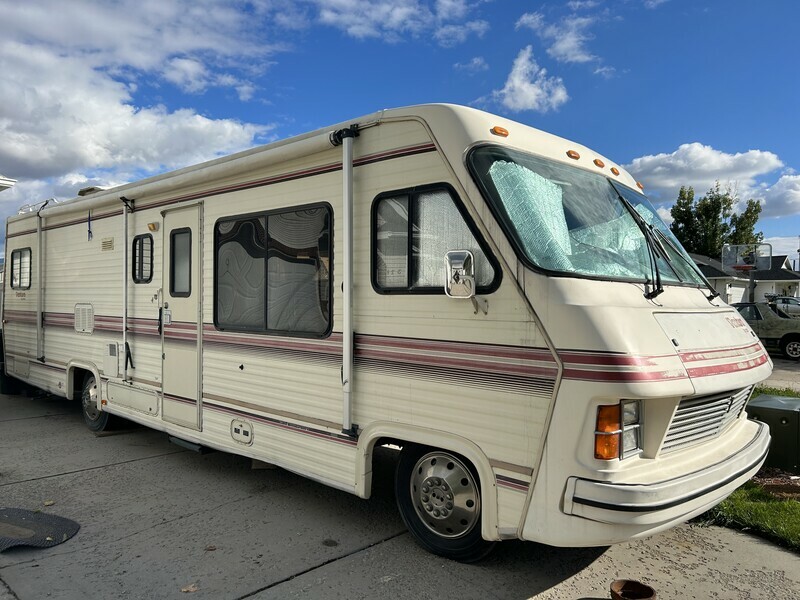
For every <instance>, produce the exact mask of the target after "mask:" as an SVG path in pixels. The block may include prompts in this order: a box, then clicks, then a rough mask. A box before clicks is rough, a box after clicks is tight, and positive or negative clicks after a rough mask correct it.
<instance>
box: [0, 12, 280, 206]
mask: <svg viewBox="0 0 800 600" xmlns="http://www.w3.org/2000/svg"><path fill="white" fill-rule="evenodd" d="M269 3H270V5H271V3H272V2H271V0H270V2H269ZM248 6H251V7H252V10H250V11H248V10H245V9H246V8H247V7H248ZM267 8H269V7H266V5H265V4H264V2H262V0H254V2H253V4H252V5H250V4H248V3H246V2H245V0H225V1H214V0H173V1H171V2H162V1H160V0H116V1H115V2H113V3H111V2H104V3H99V2H95V1H91V0H71V1H70V2H63V1H61V0H37V1H36V2H14V1H9V0H0V14H2V15H3V25H4V29H3V36H2V37H0V72H2V73H3V84H2V86H0V164H2V165H3V169H4V170H7V171H8V172H9V173H12V174H13V177H14V178H16V179H19V183H18V185H17V186H16V187H15V188H14V190H13V191H9V192H7V193H6V194H5V195H3V196H0V204H2V207H1V208H0V211H2V212H3V216H6V215H7V214H9V212H8V211H9V210H10V211H11V213H13V212H14V211H15V210H16V208H17V207H18V206H19V205H21V204H25V203H31V202H38V201H41V200H42V199H43V198H46V197H50V196H55V197H58V198H65V197H73V196H75V194H76V192H77V190H78V189H79V188H80V187H85V186H86V185H112V184H115V183H119V182H123V181H126V180H128V179H135V178H141V177H143V176H146V175H149V174H153V173H156V172H160V171H162V170H164V169H165V168H175V167H180V166H184V165H186V164H191V163H196V162H200V161H202V160H206V159H208V158H212V157H214V156H218V155H220V154H227V153H230V152H234V151H236V150H240V149H244V148H246V147H249V146H252V145H253V143H254V141H255V139H256V138H257V137H259V136H264V135H266V134H268V132H269V131H270V129H271V126H269V125H257V124H250V123H242V122H239V121H236V120H233V119H213V118H210V117H207V116H204V115H201V114H198V113H197V112H196V111H194V110H190V109H167V108H166V107H164V106H161V105H148V106H141V105H137V104H136V102H135V97H134V95H135V93H136V90H137V89H138V87H139V84H140V82H144V81H146V82H147V83H148V84H150V85H152V86H154V87H158V86H162V85H174V86H176V87H177V88H179V89H181V90H183V91H185V92H188V93H201V92H204V91H205V90H206V89H208V88H209V87H212V86H216V87H225V88H229V89H231V90H233V91H235V92H236V94H238V96H239V98H240V99H242V100H247V99H249V98H252V97H253V96H254V95H255V93H256V91H257V88H256V86H255V84H253V83H252V82H251V81H249V79H248V77H249V76H251V75H253V74H254V73H256V72H258V71H259V69H262V68H263V67H264V65H269V64H270V63H269V57H270V56H271V55H272V54H274V53H275V52H276V51H277V50H278V49H279V46H278V45H271V44H267V43H264V42H263V41H262V40H263V39H264V37H263V32H262V31H261V28H262V26H263V24H264V20H265V19H266V17H267V16H268V12H264V11H265V10H266V9H267ZM266 20H268V19H266ZM259 36H260V37H259ZM254 65H256V66H254ZM9 207H12V208H9Z"/></svg>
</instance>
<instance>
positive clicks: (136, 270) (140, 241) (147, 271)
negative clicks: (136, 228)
mask: <svg viewBox="0 0 800 600" xmlns="http://www.w3.org/2000/svg"><path fill="white" fill-rule="evenodd" d="M132 260H133V264H132V265H131V273H132V275H133V282H134V283H150V282H151V281H152V280H153V236H152V235H150V234H149V233H147V234H144V235H137V236H136V237H135V238H133V257H132Z"/></svg>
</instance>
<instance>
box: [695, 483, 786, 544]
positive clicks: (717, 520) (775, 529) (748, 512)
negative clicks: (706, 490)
mask: <svg viewBox="0 0 800 600" xmlns="http://www.w3.org/2000/svg"><path fill="white" fill-rule="evenodd" d="M701 519H702V520H704V521H705V522H707V523H708V522H710V523H712V524H714V525H721V526H723V527H730V528H732V529H742V530H745V531H750V532H752V533H755V534H758V535H761V536H763V537H766V538H767V539H770V540H772V541H774V542H776V543H778V544H780V545H782V546H786V547H787V548H791V549H792V550H796V551H800V502H798V501H797V500H794V499H791V498H789V499H783V498H778V497H776V496H774V495H772V494H771V493H770V492H768V491H767V490H765V489H764V488H762V487H761V486H760V485H758V484H756V483H753V482H751V481H748V482H747V483H746V484H744V485H743V486H742V487H740V488H739V489H738V490H736V491H735V492H733V494H731V495H730V496H729V497H728V498H727V499H726V500H724V501H723V502H722V503H720V504H719V505H718V506H716V507H715V508H712V509H711V510H710V511H708V512H707V513H706V514H705V515H703V516H702V517H701Z"/></svg>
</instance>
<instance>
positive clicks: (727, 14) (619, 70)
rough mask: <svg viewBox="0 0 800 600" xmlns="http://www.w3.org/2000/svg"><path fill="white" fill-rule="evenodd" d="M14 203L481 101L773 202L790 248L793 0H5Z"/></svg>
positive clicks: (0, 203)
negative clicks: (410, 111) (345, 126)
mask: <svg viewBox="0 0 800 600" xmlns="http://www.w3.org/2000/svg"><path fill="white" fill-rule="evenodd" d="M0 15H2V19H1V20H0V21H1V22H0V29H1V30H2V31H1V32H0V174H3V175H5V176H6V177H11V178H13V179H16V180H17V181H18V183H17V185H16V186H15V187H14V188H12V189H11V190H7V191H4V192H2V193H0V217H2V218H3V219H4V218H5V217H6V216H7V215H9V214H14V213H15V212H16V210H17V209H18V208H19V206H21V205H23V204H27V203H30V202H38V201H41V200H44V199H46V198H50V197H56V198H59V199H67V198H71V197H74V196H75V194H76V193H77V190H78V189H79V188H81V187H86V186H87V185H113V184H118V183H123V182H126V181H131V180H135V179H138V178H141V177H144V176H147V175H151V174H155V173H159V172H162V171H165V170H168V169H173V168H178V167H181V166H185V165H187V164H192V163H196V162H199V161H201V160H205V159H208V158H213V157H215V156H219V155H222V154H228V153H231V152H234V151H237V150H241V149H244V148H247V147H250V146H253V145H257V144H262V143H267V142H270V141H273V140H275V139H280V138H285V137H289V136H292V135H296V134H299V133H303V132H305V131H308V130H311V129H315V128H318V127H323V126H326V125H330V124H333V123H336V122H339V121H344V120H347V119H351V118H354V117H357V116H360V115H362V114H367V113H371V112H373V111H375V110H379V109H381V108H391V107H396V106H403V105H408V104H417V103H426V102H454V103H458V104H465V105H470V106H475V107H477V108H481V109H484V110H488V111H490V112H494V113H497V114H501V115H503V116H507V117H510V118H512V119H515V120H517V121H520V122H522V123H526V124H529V125H532V126H534V127H538V128H540V129H544V130H546V131H550V132H552V133H555V134H558V135H561V136H564V137H567V138H570V139H574V140H576V141H578V142H580V143H583V144H586V145H587V146H590V147H592V148H594V149H595V150H597V151H599V152H601V153H603V154H605V155H607V156H608V157H610V158H612V159H613V160H615V161H618V162H620V163H622V164H625V165H627V166H628V168H629V169H630V170H631V171H632V172H633V173H634V175H635V176H636V177H637V178H638V179H639V180H640V181H641V182H642V183H643V184H644V185H645V191H646V192H647V193H648V194H649V195H650V197H651V199H652V200H653V202H654V204H656V206H657V207H659V209H660V212H661V213H662V215H664V216H667V217H668V214H669V212H668V211H669V207H670V206H671V204H672V202H673V201H674V199H675V198H676V197H677V193H678V189H679V188H680V186H681V185H692V186H693V187H694V188H695V190H696V192H697V193H698V194H699V195H702V194H703V193H705V192H706V191H707V190H708V189H709V188H710V187H711V186H712V185H713V184H714V182H715V181H717V180H718V181H720V183H721V184H722V185H723V186H731V187H732V188H733V189H734V190H735V191H736V193H737V194H738V196H739V198H740V199H741V200H747V199H748V198H758V199H759V200H760V201H762V203H763V213H762V218H761V220H760V221H759V223H758V226H757V229H760V230H762V231H763V232H764V235H765V237H766V241H769V242H771V243H773V246H774V252H775V253H776V254H778V253H790V258H796V257H797V254H796V250H797V248H798V235H800V174H798V171H800V116H798V107H800V72H798V71H799V69H798V67H797V57H798V55H800V52H799V51H800V42H798V36H797V35H796V31H797V24H798V23H800V2H796V1H795V0H762V1H761V2H758V3H753V2H751V1H745V0H707V1H693V0H613V1H612V0H573V1H561V0H560V1H552V2H535V1H524V2H523V1H513V0H250V1H238V0H216V1H211V0H115V1H110V0H109V1H100V0H95V1H90V0H69V2H65V1H64V0H27V1H26V2H20V1H19V0H0Z"/></svg>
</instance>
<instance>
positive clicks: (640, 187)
mask: <svg viewBox="0 0 800 600" xmlns="http://www.w3.org/2000/svg"><path fill="white" fill-rule="evenodd" d="M636 187H638V188H639V189H640V190H642V191H644V186H643V185H642V184H641V182H639V181H637V182H636Z"/></svg>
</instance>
